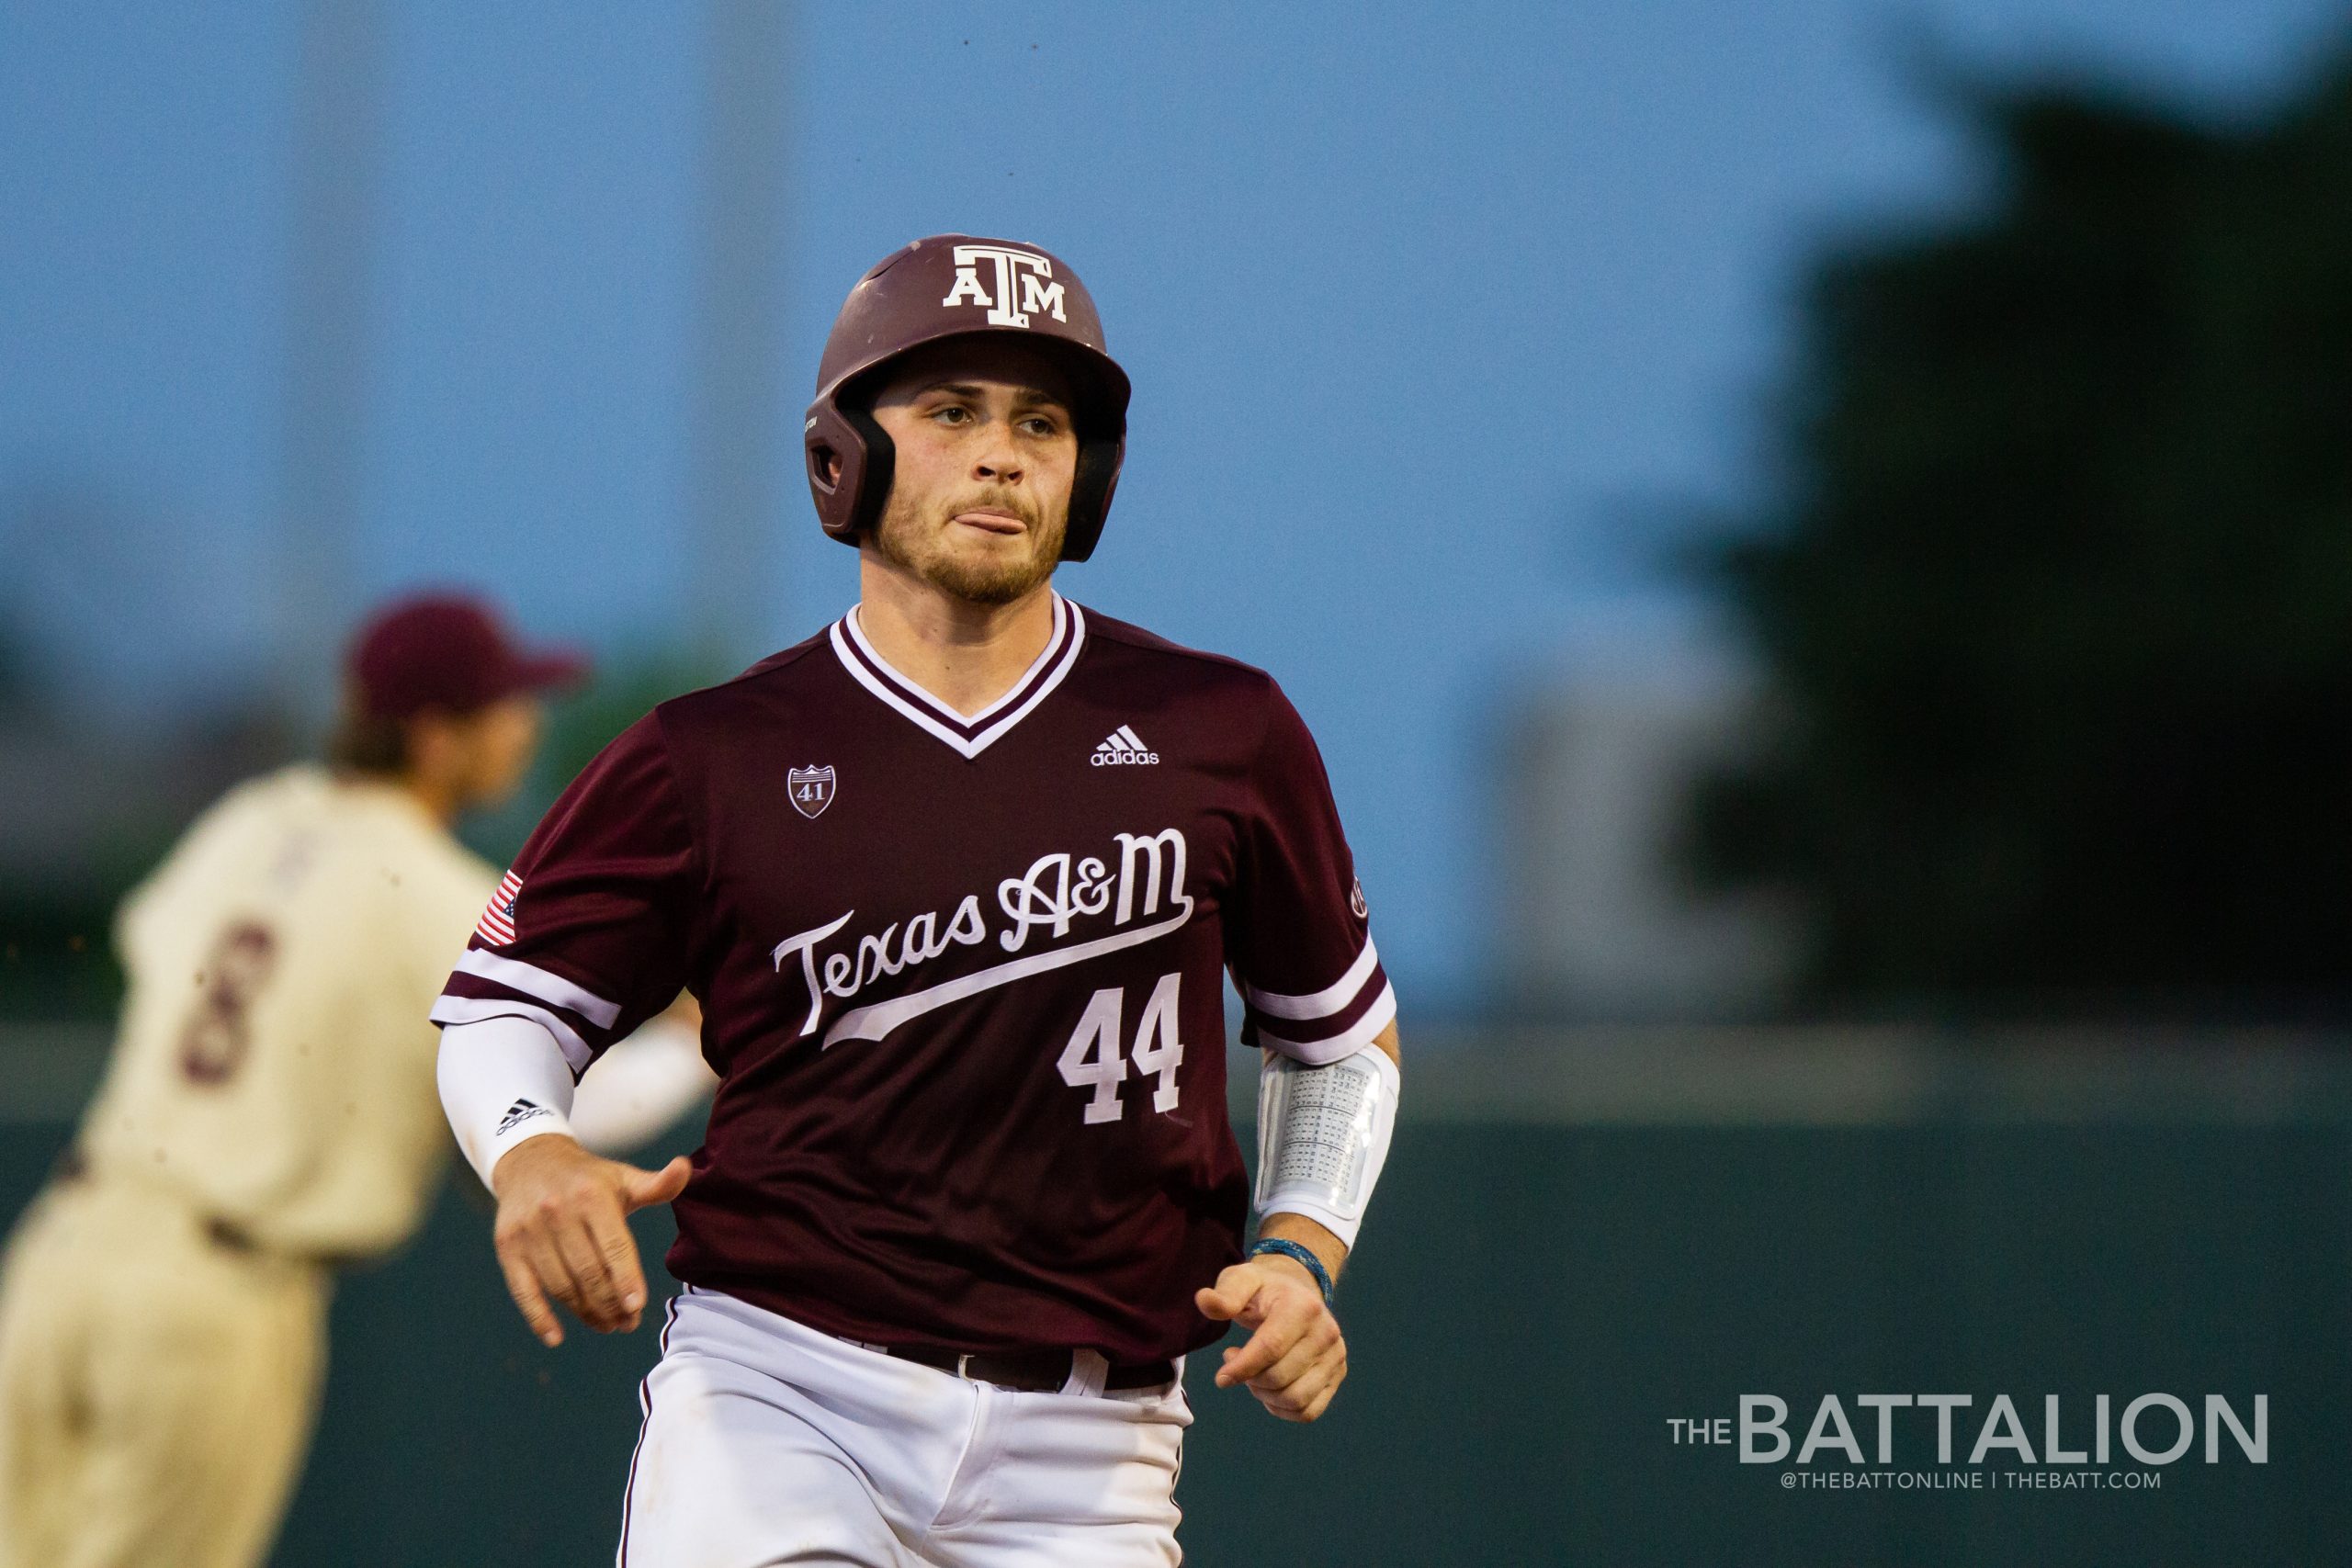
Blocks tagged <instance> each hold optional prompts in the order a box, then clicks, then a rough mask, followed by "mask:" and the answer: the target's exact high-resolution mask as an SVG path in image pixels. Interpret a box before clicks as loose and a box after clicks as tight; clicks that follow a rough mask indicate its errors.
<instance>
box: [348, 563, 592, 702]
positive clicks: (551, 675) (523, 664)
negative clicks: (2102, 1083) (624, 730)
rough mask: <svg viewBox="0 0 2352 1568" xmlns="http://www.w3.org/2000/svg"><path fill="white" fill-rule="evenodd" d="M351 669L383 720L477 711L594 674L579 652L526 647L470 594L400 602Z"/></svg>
mask: <svg viewBox="0 0 2352 1568" xmlns="http://www.w3.org/2000/svg"><path fill="white" fill-rule="evenodd" d="M344 670H345V673H346V674H348V675H349V676H350V678H351V685H352V690H353V693H354V700H356V702H357V703H358V705H360V707H361V709H362V710H363V711H365V712H366V713H367V714H368V715H369V716H372V717H377V718H411V717H413V716H416V715H417V714H420V713H423V712H424V711H425V710H427V709H429V708H439V709H442V710H443V711H445V712H448V713H456V714H465V713H473V712H475V711H477V710H478V709H481V708H485V707H488V706H489V705H491V704H492V703H494V702H498V701H500V700H501V699H503V698H506V697H511V696H515V695H517V694H521V693H524V692H539V691H545V690H547V689H548V687H551V686H564V685H570V684H571V682H575V681H578V680H579V679H580V678H581V677H582V676H584V675H585V674H587V672H588V658H587V655H585V654H583V653H582V652H580V651H579V650H578V649H568V648H552V649H524V648H521V647H519V646H517V645H516V643H515V639H514V638H513V637H510V636H509V635H508V634H507V631H506V627H505V626H504V624H503V623H502V622H501V621H500V619H499V616H498V613H497V612H496V611H495V610H493V609H492V608H491V607H490V605H488V604H485V603H483V602H482V601H481V600H479V599H475V598H472V597H470V596H469V595H466V594H462V593H428V594H418V595H415V596H413V597H411V598H406V599H398V600H395V601H393V602H392V603H391V604H387V605H385V606H384V607H383V608H382V609H380V610H379V611H377V612H376V613H375V614H374V615H370V616H369V617H368V621H367V623H366V624H365V625H364V626H361V627H360V628H359V632H358V635H357V636H356V637H353V638H352V639H351V648H350V651H349V652H348V653H347V654H346V655H345V659H344Z"/></svg>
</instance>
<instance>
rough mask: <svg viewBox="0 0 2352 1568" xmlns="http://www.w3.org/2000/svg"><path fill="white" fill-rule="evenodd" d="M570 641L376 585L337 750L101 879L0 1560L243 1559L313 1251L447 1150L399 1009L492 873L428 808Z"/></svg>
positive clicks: (633, 1073)
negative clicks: (518, 632) (105, 999)
mask: <svg viewBox="0 0 2352 1568" xmlns="http://www.w3.org/2000/svg"><path fill="white" fill-rule="evenodd" d="M582 668H583V665H582V661H581V660H579V659H577V658H575V657H573V656H571V655H570V654H564V653H551V654H539V655H532V654H526V653H525V652H522V651H520V650H518V649H516V648H515V646H514V645H513V644H512V642H511V641H510V640H509V639H508V637H506V635H505V634H504V633H503V630H502V629H501V628H500V626H499V625H498V623H497V621H496V619H495V618H494V617H493V616H492V615H491V613H490V612H489V611H488V610H487V609H486V608H485V607H484V606H482V605H481V604H476V603H474V602H472V601H470V600H466V599H461V598H434V599H417V600H411V601H408V602H406V603H404V604H399V605H395V606H393V607H391V608H390V609H388V610H387V611H385V612H384V613H383V614H381V615H379V616H378V617H376V619H375V620H374V621H372V622H371V623H370V624H369V625H368V626H367V627H366V628H364V629H363V631H362V632H361V634H360V636H359V637H357V639H356V641H355V643H354V645H353V648H352V650H351V655H350V658H349V660H348V671H347V674H348V682H347V686H346V694H345V711H344V714H343V716H342V720H341V723H340V725H339V727H338V730H337V735H336V739H335V741H334V746H333V748H332V752H333V757H332V766H329V767H321V766H316V765H310V764H304V765H298V766H294V767H289V768H287V769H285V770H283V771H281V772H279V773H273V774H270V775H268V776H266V777H264V778H260V779H256V780H254V781H253V782H251V783H249V784H244V785H243V786H241V787H239V788H238V789H236V790H234V791H232V792H231V793H230V795H228V796H227V797H226V798H224V799H223V800H222V801H221V802H220V803H219V804H218V805H217V806H215V807H213V808H212V809H211V810H210V811H209V812H208V813H206V815H205V816H204V817H203V818H201V819H199V820H198V822H197V824H196V825H195V826H194V827H193V828H192V829H190V830H189V831H188V833H187V836H186V837H185V838H184V839H183V840H181V841H180V843H179V844H178V845H177V846H176V847H175V849H174V850H173V852H172V853H171V855H170V856H169V858H168V859H166V860H165V861H164V864H163V865H162V866H161V867H160V868H159V869H158V870H157V871H156V872H155V873H154V874H153V875H152V876H150V877H149V879H148V880H147V881H146V883H145V884H144V885H143V886H141V887H140V888H139V889H138V890H137V891H136V892H134V893H133V894H132V896H131V897H130V899H129V900H128V901H127V902H126V903H125V904H124V906H123V908H122V910H121V912H120V914H119V918H118V922H117V928H116V933H115V934H116V940H117V942H118V945H119V951H120V953H121V956H122V960H123V963H124V965H125V967H126V968H127V970H128V971H129V975H130V991H129V996H128V998H127V1000H126V1002H125V1006H124V1010H123V1015H122V1020H121V1025H120V1032H119V1039H118V1042H117V1045H116V1050H115V1055H114V1060H113V1062H112V1065H111V1066H110V1068H109V1070H108V1073H107V1079H106V1082H105V1084H104V1086H103V1088H102V1089H101V1090H100V1092H99V1094H98V1097H97V1099H96V1102H95V1103H94V1104H93V1106H92V1107H91V1110H90V1111H89V1113H88V1115H87V1117H86V1119H85V1122H84V1124H83V1127H82V1131H81V1135H80V1136H79V1138H78V1139H77V1140H76V1142H75V1145H74V1150H73V1152H72V1154H71V1155H70V1156H68V1158H67V1160H66V1162H65V1165H64V1168H63V1169H62V1171H61V1173H60V1176H59V1178H58V1179H57V1180H56V1182H55V1183H54V1184H53V1185H52V1186H51V1190H49V1191H48V1192H47V1193H46V1194H45V1195H43V1196H42V1197H41V1198H40V1200H39V1201H36V1202H35V1203H34V1205H33V1206H32V1208H31V1209H30V1210H29V1211H28V1214H27V1216H26V1218H25V1219H24V1221H23V1223H22V1224H20V1225H19V1227H18V1230H17V1235H16V1237H15V1239H14V1241H13V1243H12V1245H11V1247H10V1249H9V1256H8V1262H7V1269H6V1280H5V1285H0V1564H4V1565H6V1568H101V1565H105V1568H130V1565H133V1564H136V1565H138V1568H214V1565H219V1568H235V1565H243V1564H250V1563H258V1562H262V1561H263V1560H264V1559H265V1558H266V1555H267V1553H268V1549H269V1543H270V1540H271V1539H272V1538H273V1536H274V1535H275V1533H276V1530H277V1522H278V1519H279V1517H280V1516H281V1515H282V1513H283V1511H284V1507H285V1504H286V1500H287V1497H288V1492H289V1489H290V1485H291V1483H292V1481H293V1478H294V1476H295V1475H296V1473H297V1472H298V1471H299V1469H300V1456H301V1453H302V1450H303V1449H304V1448H305V1446H306V1444H307V1440H308V1437H309V1433H310V1430H311V1422H312V1418H313V1416H314V1414H315V1411H316V1407H317V1401H318V1390H319V1386H320V1382H321V1378H322V1371H323V1370H324V1366H323V1363H324V1356H323V1351H324V1341H323V1337H322V1328H323V1323H324V1315H325V1307H326V1303H327V1297H328V1292H329V1283H330V1280H331V1278H332V1269H333V1266H334V1264H335V1263H336V1262H338V1261H344V1260H348V1259H352V1258H360V1257H364V1256H368V1255H370V1254H375V1253H379V1252H382V1251H385V1250H387V1249H388V1248H390V1247H396V1246H398V1245H399V1244H400V1243H401V1241H403V1240H404V1239H406V1238H407V1236H408V1235H410V1233H411V1232H413V1230H414V1229H415V1228H416V1226H417V1224H418V1223H419V1222H420V1220H421V1219H422V1217H423V1214H424V1208H425V1205H426V1202H427V1201H428V1199H429V1198H430V1196H431V1193H432V1191H433V1189H434V1186H435V1180H436V1179H437V1177H438V1175H439V1173H440V1170H441V1168H442V1164H443V1160H444V1156H445V1154H446V1152H447V1146H448V1143H449V1138H448V1134H447V1130H446V1123H445V1122H443V1121H442V1118H441V1114H440V1107H439V1104H438V1102H437V1100H436V1097H435V1089H434V1066H433V1063H434V1051H435V1041H436V1037H435V1032H434V1031H433V1030H432V1029H431V1028H430V1027H429V1026H427V1025H424V1023H422V1022H421V1017H420V1015H421V1013H422V1010H423V1009H424V1007H425V1006H426V1005H427V1004H428V1003H429V1002H430V1000H431V998H433V996H434V994H435V992H436V991H437V990H438V989H439V988H440V985H441V981H442V977H443V976H444V975H445V974H446V972H447V963H448V953H449V950H450V948H451V946H452V944H453V943H456V942H461V941H462V940H463V939H464V936H465V933H466V932H467V931H468V930H469V928H471V927H472V926H473V925H474V923H475V920H476V918H477V916H481V917H482V918H483V919H492V918H494V916H495V910H494V908H493V911H492V915H488V916H484V915H482V911H483V909H484V908H485V906H486V905H488V904H489V903H490V901H491V899H492V890H493V888H494V887H495V885H496V881H497V874H496V873H495V872H494V871H493V870H492V868H491V867H489V866H488V865H487V864H485V863H483V862H482V861H481V860H480V859H478V858H477V857H476V856H474V855H473V854H472V853H471V852H469V851H467V850H466V849H465V848H464V847H463V846H461V845H460V844H459V843H458V841H457V840H455V839H454V838H452V837H451V836H450V832H449V827H450V824H451V823H452V822H453V821H454V820H455V819H456V818H458V816H459V815H460V814H461V813H463V812H464V811H466V810H468V809H469V808H471V807H479V806H484V805H489V804H492V803H494V802H496V801H499V800H502V799H503V798H505V797H506V796H507V795H510V794H511V793H512V792H513V790H514V789H515V785H516V784H518V783H519V782H520V781H521V779H522V777H523V775H524V773H525V772H526V769H527V768H528V767H529V765H530V761H531V758H532V755H533V753H534V752H535V751H536V750H537V743H538V735H539V728H540V704H539V696H538V694H539V693H540V692H541V691H543V690H544V689H546V688H548V687H550V686H553V685H556V684H560V683H562V682H567V681H569V680H571V679H573V678H574V677H576V676H577V675H578V674H579V673H580V672H581V671H582ZM665 1030H666V1031H667V1032H668V1036H669V1037H668V1038H667V1039H666V1040H664V1039H662V1038H661V1036H662V1032H664V1031H665ZM682 1034H683V1031H682V1030H679V1029H678V1028H677V1027H676V1025H675V1024H674V1023H665V1024H663V1025H662V1026H657V1028H654V1029H649V1030H648V1031H646V1032H645V1035H644V1036H642V1037H640V1045H641V1047H642V1048H641V1049H640V1051H639V1056H638V1059H637V1060H635V1061H633V1062H631V1063H630V1064H629V1065H628V1066H627V1067H625V1068H624V1069H623V1070H622V1071H621V1072H619V1073H616V1074H615V1075H612V1076H611V1077H608V1078H605V1079H604V1080H603V1087H605V1088H606V1089H608V1090H619V1091H621V1095H620V1098H621V1099H623V1100H626V1101H630V1102H633V1104H621V1105H615V1104H613V1103H612V1102H611V1098H610V1096H609V1094H608V1096H607V1099H606V1100H605V1101H604V1102H602V1103H600V1106H599V1108H598V1110H597V1111H595V1112H594V1113H593V1115H592V1120H597V1121H599V1122H600V1123H601V1131H602V1133H603V1134H604V1139H603V1140H602V1141H606V1142H607V1143H608V1146H623V1145H625V1144H626V1143H628V1142H630V1141H635V1139H636V1138H637V1137H639V1136H642V1135H644V1134H648V1133H650V1132H652V1131H656V1130H658V1127H659V1125H660V1123H661V1122H665V1121H666V1120H668V1119H669V1118H670V1117H671V1116H672V1115H673V1114H674V1113H675V1112H676V1111H679V1110H682V1109H684V1103H685V1102H686V1101H687V1100H691V1099H692V1098H693V1097H694V1095H695V1094H696V1093H697V1092H699V1089H700V1082H699V1081H698V1080H700V1079H701V1078H702V1077H704V1076H705V1073H706V1070H705V1069H703V1068H702V1067H701V1066H700V1063H699V1060H698V1056H697V1055H696V1053H695V1051H694V1049H693V1047H692V1046H691V1044H688V1045H686V1046H684V1048H683V1049H682V1048H681V1047H680V1045H679V1036H680V1035H682ZM648 1051H651V1052H653V1053H656V1054H658V1055H659V1056H660V1058H661V1062H660V1064H659V1065H655V1064H653V1063H650V1062H649V1061H648V1059H647V1053H648ZM682 1063H683V1065H682ZM649 1123H650V1124H649Z"/></svg>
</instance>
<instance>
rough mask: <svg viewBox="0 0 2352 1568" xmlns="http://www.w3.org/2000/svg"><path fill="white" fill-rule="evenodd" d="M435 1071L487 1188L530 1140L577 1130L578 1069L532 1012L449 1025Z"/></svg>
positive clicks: (462, 1144)
mask: <svg viewBox="0 0 2352 1568" xmlns="http://www.w3.org/2000/svg"><path fill="white" fill-rule="evenodd" d="M435 1076H436V1077H438V1078H439V1080H440V1085H441V1109H442V1111H444V1112H446V1113H447V1116H448V1118H449V1128H450V1130H451V1131H452V1132H454V1133H456V1134H458V1148H460V1149H462V1150H464V1151H465V1156H466V1159H467V1161H468V1162H469V1164H471V1165H472V1166H473V1168H474V1169H475V1170H476V1171H477V1172H478V1173H480V1175H481V1182H482V1185H483V1186H485V1187H488V1186H489V1185H490V1173H491V1172H492V1171H493V1170H495V1169H497V1168H498V1161H499V1157H500V1156H503V1154H505V1153H506V1151H507V1150H509V1149H511V1148H513V1147H514V1146H515V1145H517V1144H519V1143H522V1142H523V1141H524V1140H525V1139H527V1138H536V1137H537V1136H539V1135H540V1134H543V1133H561V1134H564V1135H565V1136H566V1137H570V1136H571V1066H570V1065H569V1064H567V1063H566V1062H565V1061H564V1059H563V1048H562V1047H561V1046H560V1045H558V1044H557V1043H556V1040H555V1036H554V1035H552V1034H550V1033H548V1032H547V1030H546V1029H545V1028H544V1027H542V1026H541V1025H539V1024H537V1023H534V1022H532V1021H530V1020H529V1019H527V1018H485V1019H481V1020H480V1021H476V1022H473V1023H452V1024H447V1025H445V1026H443V1028H442V1031H441V1055H440V1058H439V1063H438V1066H437V1070H436V1074H435Z"/></svg>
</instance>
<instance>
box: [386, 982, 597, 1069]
mask: <svg viewBox="0 0 2352 1568" xmlns="http://www.w3.org/2000/svg"><path fill="white" fill-rule="evenodd" d="M428 1016H430V1017H431V1019H432V1020H433V1021H434V1022H435V1023H480V1022H481V1021H482V1020H483V1019H486V1018H527V1019H529V1020H530V1021H532V1022H533V1023H536V1024H537V1025H539V1026H540V1027H541V1028H543V1029H545V1030H546V1031H547V1032H548V1033H549V1034H552V1035H554V1036H555V1043H556V1044H558V1045H559V1046H560V1047H561V1048H562V1050H563V1059H564V1061H565V1063H566V1064H567V1065H569V1066H571V1071H572V1073H573V1075H574V1076H575V1077H576V1076H578V1075H579V1074H581V1073H584V1072H586V1071H587V1070H588V1064H589V1063H591V1062H593V1061H594V1060H595V1059H596V1053H594V1051H591V1050H590V1049H588V1042H586V1041H585V1040H582V1039H581V1038H580V1032H579V1031H578V1030H576V1029H574V1028H572V1027H571V1025H570V1024H568V1023H566V1022H564V1021H563V1020H561V1019H560V1018H558V1017H556V1015H555V1014H553V1013H551V1012H549V1011H548V1010H547V1009H545V1008H537V1007H533V1006H532V1005H531V1004H530V1003H528V1002H518V1001H514V1000H511V999H507V998H488V997H443V998H440V999H439V1000H438V1001H436V1002H435V1003H434V1004H433V1011H432V1012H431V1014H430V1015H428Z"/></svg>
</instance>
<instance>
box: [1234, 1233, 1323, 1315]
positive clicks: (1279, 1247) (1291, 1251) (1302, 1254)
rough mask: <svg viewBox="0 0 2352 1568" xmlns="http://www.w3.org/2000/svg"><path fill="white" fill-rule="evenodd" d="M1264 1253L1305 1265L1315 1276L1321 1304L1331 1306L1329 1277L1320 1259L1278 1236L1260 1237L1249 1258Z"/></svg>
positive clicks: (1295, 1243) (1296, 1244)
mask: <svg viewBox="0 0 2352 1568" xmlns="http://www.w3.org/2000/svg"><path fill="white" fill-rule="evenodd" d="M1266 1252H1277V1253H1280V1254H1281V1255H1282V1256H1283V1257H1284V1258H1291V1259H1293V1260H1294V1261H1296V1262H1299V1263H1304V1264H1305V1265H1306V1271H1307V1272H1308V1273H1310V1274H1312V1275H1314V1276H1315V1288H1316V1289H1317V1290H1318V1291H1321V1292H1323V1304H1324V1305H1325V1306H1329V1305H1330V1304H1331V1276H1330V1275H1329V1274H1327V1273H1325V1272H1324V1271H1323V1260H1322V1259H1321V1258H1317V1257H1316V1256H1315V1254H1313V1253H1312V1252H1309V1251H1308V1250H1307V1249H1306V1247H1301V1246H1300V1245H1299V1244H1298V1243H1297V1242H1295V1241H1284V1240H1283V1239H1282V1238H1281V1237H1280V1236H1271V1235H1269V1236H1261V1237H1260V1238H1259V1239H1258V1244H1257V1245H1256V1246H1255V1247H1251V1248H1250V1257H1252V1258H1255V1257H1257V1256H1259V1255H1260V1254H1261V1253H1266Z"/></svg>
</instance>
